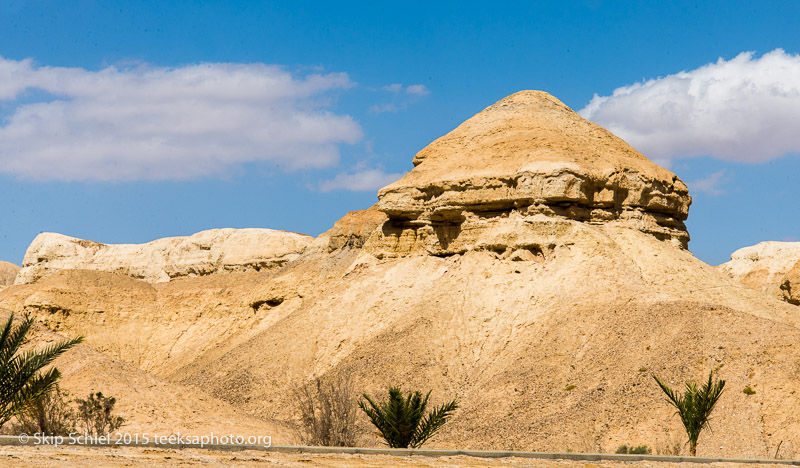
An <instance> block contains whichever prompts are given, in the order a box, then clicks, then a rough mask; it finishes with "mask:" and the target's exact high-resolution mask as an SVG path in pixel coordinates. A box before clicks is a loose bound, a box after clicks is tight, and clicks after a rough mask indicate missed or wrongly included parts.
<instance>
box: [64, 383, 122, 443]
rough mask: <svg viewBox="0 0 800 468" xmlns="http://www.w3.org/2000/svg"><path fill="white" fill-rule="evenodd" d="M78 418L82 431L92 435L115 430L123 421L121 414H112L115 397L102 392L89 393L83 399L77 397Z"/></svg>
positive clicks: (115, 401)
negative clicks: (87, 396)
mask: <svg viewBox="0 0 800 468" xmlns="http://www.w3.org/2000/svg"><path fill="white" fill-rule="evenodd" d="M76 401H77V403H78V420H79V421H80V423H81V426H82V429H83V430H84V433H85V434H87V435H90V436H93V437H97V436H102V435H106V434H109V433H111V432H114V431H116V430H117V429H119V427H120V426H122V423H124V422H125V419H124V418H123V417H121V416H115V415H114V414H112V412H113V411H114V405H115V404H116V403H117V399H116V398H114V397H106V396H104V395H103V393H102V392H97V393H90V394H89V398H87V399H85V400H81V399H78V400H76Z"/></svg>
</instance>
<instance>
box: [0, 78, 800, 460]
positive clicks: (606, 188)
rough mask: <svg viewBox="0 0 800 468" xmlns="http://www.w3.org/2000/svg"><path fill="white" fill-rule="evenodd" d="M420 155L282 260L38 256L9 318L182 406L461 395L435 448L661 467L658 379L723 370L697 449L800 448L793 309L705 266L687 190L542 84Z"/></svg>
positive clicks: (294, 414)
mask: <svg viewBox="0 0 800 468" xmlns="http://www.w3.org/2000/svg"><path fill="white" fill-rule="evenodd" d="M413 162H414V168H413V169H412V170H411V171H410V172H409V173H408V174H407V175H406V176H405V177H403V178H402V179H400V180H399V181H397V182H395V183H393V184H391V185H389V186H387V187H384V188H383V189H382V190H381V191H380V192H379V193H378V202H377V203H376V205H375V206H373V207H371V208H369V209H367V210H361V211H354V212H351V213H349V214H348V215H346V216H345V217H344V218H342V219H341V220H339V221H338V222H337V223H336V224H335V225H334V226H333V227H332V228H331V229H330V230H329V231H328V232H326V233H324V234H322V235H320V236H319V237H317V238H316V239H306V240H303V239H298V242H299V243H295V244H292V248H291V249H289V253H288V254H286V256H283V257H281V258H285V259H286V260H285V261H282V262H280V264H277V265H274V267H270V268H242V269H230V270H232V271H228V270H229V269H225V268H222V269H221V270H220V269H218V268H217V269H214V271H213V274H205V273H204V272H205V271H209V270H203V271H204V272H201V273H202V274H200V273H197V270H195V272H194V273H193V274H181V275H170V274H169V273H165V274H166V277H165V276H163V275H160V273H159V274H158V275H154V276H147V275H144V274H142V273H140V272H139V273H134V272H133V271H134V270H133V269H131V268H127V267H126V265H125V264H124V261H122V262H121V263H120V260H119V259H118V261H117V263H113V262H110V261H100V260H98V258H99V257H98V255H101V254H99V253H91V255H89V254H87V253H86V252H85V251H84V250H81V248H78V247H75V246H74V245H75V244H81V243H82V242H84V243H86V242H88V241H80V240H69V239H67V240H66V241H59V242H60V244H58V243H49V244H48V245H56V244H58V245H62V246H63V247H58V246H57V245H56V246H55V247H53V248H52V249H51V250H49V254H48V255H40V254H39V253H35V252H39V251H41V250H42V248H41V246H40V244H41V242H40V243H38V244H37V243H36V242H34V245H32V246H31V249H30V250H29V252H28V254H27V255H26V260H25V264H24V265H23V266H24V269H23V271H22V272H21V273H20V274H19V275H18V276H17V281H16V282H17V284H16V285H14V286H10V287H8V288H6V289H4V290H2V291H0V308H4V309H8V310H12V311H19V312H31V313H35V314H36V315H37V316H38V317H39V318H40V320H41V323H42V324H43V325H45V326H47V327H48V328H49V329H51V330H53V331H56V332H58V333H64V334H68V335H70V334H74V333H83V334H85V335H86V336H87V345H88V346H90V347H92V348H94V349H95V350H97V351H98V354H97V356H100V355H101V354H100V353H102V356H104V359H110V358H116V359H122V360H126V361H127V363H128V364H129V365H131V366H135V367H136V368H138V369H134V368H133V367H126V368H125V369H130V372H131V375H140V376H141V377H140V378H142V379H145V378H152V379H158V381H159V382H164V383H163V385H165V387H163V388H164V389H165V391H167V387H166V386H167V385H175V388H176V389H180V390H175V391H176V392H180V391H185V390H183V389H202V390H203V391H204V392H207V393H208V394H209V395H211V396H212V397H213V398H215V399H219V400H222V401H224V402H227V403H228V404H230V405H231V408H235V410H236V411H242V412H243V413H246V414H248V415H251V416H252V417H256V418H261V419H262V420H265V421H273V420H274V421H277V422H278V423H280V424H285V425H287V426H292V425H296V424H297V423H298V421H299V414H298V409H297V406H296V403H295V402H294V401H293V399H292V397H291V391H292V390H293V389H294V388H296V387H297V386H298V385H299V384H302V383H304V382H306V381H308V380H309V379H311V378H313V377H317V376H326V375H334V374H337V373H346V374H349V375H351V376H352V378H353V380H354V382H355V383H356V386H357V388H358V389H359V390H363V391H367V392H370V393H372V394H375V393H376V392H381V391H383V390H384V389H385V388H386V386H388V385H400V386H402V387H404V388H405V389H409V390H410V389H425V390H427V389H433V398H434V400H435V402H437V403H438V402H440V401H443V400H444V399H447V398H453V397H457V398H459V400H460V401H461V402H462V407H461V409H460V410H459V411H458V413H457V414H456V416H455V418H454V419H453V421H452V422H451V423H449V424H448V425H446V426H444V428H443V430H442V431H441V432H440V433H439V434H438V435H437V436H436V437H435V438H434V439H432V440H431V442H430V443H429V446H430V447H447V448H470V449H518V450H537V451H538V450H542V451H567V450H573V451H597V450H602V451H613V450H614V449H615V448H616V447H617V446H618V445H620V444H623V443H626V444H637V445H638V444H647V445H649V446H650V447H652V448H653V449H654V450H656V451H662V452H664V453H666V452H668V451H670V450H671V449H670V447H672V446H674V445H675V441H676V440H680V439H681V438H682V437H683V435H682V432H681V428H680V422H679V421H678V420H677V418H676V417H675V416H674V415H673V413H674V411H673V410H672V409H671V408H670V407H669V406H668V405H667V404H666V403H665V401H664V399H663V397H662V395H661V394H660V393H659V391H658V389H657V388H656V386H655V384H654V383H653V380H652V377H651V374H652V373H655V374H657V375H659V376H662V377H664V378H665V379H667V380H669V381H671V382H673V384H676V385H680V384H681V382H683V381H685V380H687V379H696V378H702V377H704V376H705V375H707V373H708V372H709V371H711V370H714V371H716V372H717V374H718V375H719V376H720V377H721V378H724V379H726V380H727V382H728V386H727V389H726V392H725V394H724V396H723V397H722V400H721V401H720V405H719V407H718V409H717V410H716V412H715V413H714V418H713V421H712V427H713V432H709V433H704V434H703V436H702V437H701V440H700V445H699V450H698V454H700V455H709V456H711V455H713V456H723V455H724V456H742V457H745V456H746V457H764V456H765V455H766V454H768V453H773V452H774V450H775V447H776V446H777V445H778V444H779V443H782V447H783V450H784V451H785V452H784V453H789V452H792V453H794V451H795V450H800V445H798V444H800V440H797V434H799V433H800V415H798V413H797V412H796V411H795V408H796V407H797V406H798V404H800V393H798V392H800V379H798V372H800V368H798V364H797V363H800V348H798V343H800V329H798V325H800V308H798V307H796V306H794V305H791V304H789V303H787V302H786V301H782V300H780V298H778V297H776V295H775V294H771V293H770V291H766V292H764V291H761V290H754V289H751V288H748V287H745V286H743V285H742V284H741V283H740V282H738V281H737V280H736V279H734V278H732V277H731V276H729V275H728V274H727V273H726V272H725V271H723V270H722V269H718V268H714V267H711V266H709V265H707V264H705V263H703V262H702V261H700V260H698V259H697V258H695V257H694V256H693V255H692V253H691V252H690V250H688V247H689V233H688V232H687V230H686V227H685V225H684V221H685V220H686V219H687V216H688V213H689V206H690V204H691V197H690V196H689V193H688V189H687V187H686V185H685V184H684V183H683V182H682V181H681V180H680V179H679V178H678V177H677V176H675V175H674V174H672V173H671V172H670V171H668V170H666V169H664V168H661V167H659V166H657V165H656V164H654V163H652V162H651V161H649V160H648V159H647V158H646V157H645V156H644V155H642V154H641V153H639V152H637V151H636V150H634V149H633V148H631V147H630V146H628V145H627V144H626V143H625V142H624V141H622V140H621V139H619V138H617V137H615V136H614V135H612V134H610V133H609V132H608V131H606V130H604V129H602V128H601V127H599V126H597V125H595V124H593V123H591V122H588V121H586V120H584V119H582V118H581V117H580V116H579V115H578V114H576V113H575V112H573V111H572V110H571V109H569V108H568V107H566V106H565V105H564V104H562V103H561V102H560V101H558V100H557V99H555V98H554V97H552V96H550V95H548V94H546V93H543V92H537V91H523V92H520V93H517V94H514V95H512V96H509V97H507V98H505V99H503V100H501V101H499V102H498V103H496V104H494V105H492V106H490V107H488V108H486V109H485V110H484V111H482V112H481V113H479V114H477V115H476V116H474V117H472V118H471V119H469V120H467V121H466V122H465V123H464V124H462V125H460V126H459V127H458V128H456V129H455V130H453V131H452V132H451V133H449V134H447V135H445V136H443V137H441V138H439V139H438V140H436V141H434V142H433V143H432V144H431V145H429V146H428V147H426V148H425V149H423V150H422V151H420V152H419V153H418V154H417V155H416V157H415V158H414V161H413ZM51 236H52V235H51ZM37 239H38V238H37ZM50 239H53V237H51V238H50ZM282 239H283V238H282V237H279V238H275V240H273V241H269V242H277V243H279V244H280V245H281V246H285V244H284V243H282V242H283V240H282ZM48 242H49V240H48ZM265 242H267V241H265ZM87 245H90V246H91V245H93V244H91V243H88V244H87ZM264 247H265V248H266V249H267V250H269V249H272V248H273V247H272V244H269V245H266V246H264ZM90 248H92V249H94V247H90ZM114 248H116V247H113V246H110V247H104V249H109V250H110V251H113V250H111V249H114ZM125 248H126V249H129V250H131V251H141V250H142V249H144V248H143V247H142V248H134V247H125ZM32 252H33V253H32ZM125 258H128V257H125ZM137 258H141V257H137ZM159 258H166V259H172V258H176V257H175V256H172V255H171V254H170V255H162V256H161V257H159ZM39 259H42V260H39ZM52 259H58V261H57V262H56V261H54V260H52ZM139 261H140V260H136V262H139ZM130 262H131V264H133V262H134V260H130ZM239 263H241V264H247V263H248V261H247V260H246V259H241V260H240V261H239ZM159 265H161V264H159ZM166 265H167V266H166V267H163V266H159V268H160V270H159V271H160V272H167V271H169V269H170V268H169V261H167V263H166ZM126 268H127V269H126ZM26 271H27V272H46V274H40V273H35V274H33V273H25V272H26ZM195 273H197V274H195ZM87 349H88V348H87ZM88 352H89V351H88V350H87V351H86V353H88ZM72 359H76V360H80V359H81V356H78V355H77V354H76V355H75V356H74V357H73V358H72ZM98 359H99V357H98ZM115 369H117V370H116V371H115V372H120V373H123V372H124V371H123V368H122V367H116V368H115ZM125 372H127V371H125ZM65 373H67V374H68V373H69V368H68V367H67V366H66V365H65ZM136 373H140V374H136ZM83 375H89V374H83ZM118 375H119V377H115V378H119V379H122V375H121V374H118ZM102 378H105V377H103V375H99V376H98V377H97V378H96V380H97V381H100V379H102ZM109 378H110V377H109ZM131 378H133V377H131ZM131 385H133V386H138V385H140V384H138V383H133V384H131ZM159 385H161V384H159ZM746 386H750V387H751V388H752V389H754V390H755V393H754V394H751V395H747V394H745V393H743V392H742V389H743V388H744V387H746ZM131 398H134V396H131ZM161 404H162V406H163V408H164V411H172V408H173V405H175V403H172V401H171V400H168V399H165V400H164V401H163V402H162V403H161ZM187 404H188V403H187ZM220 408H221V407H220ZM225 408H227V407H225ZM176 411H177V410H176ZM220 411H221V410H220ZM226 411H227V409H226ZM231 411H233V409H231ZM270 424H272V423H270ZM276 427H277V426H276ZM362 428H363V429H364V430H365V432H364V434H363V436H362V438H361V442H362V443H364V444H372V445H378V441H377V440H376V439H374V437H373V436H372V433H371V431H369V428H368V426H367V423H366V420H363V421H362ZM275 430H276V431H277V430H279V429H278V428H276V429H275ZM287 437H291V436H287ZM291 442H296V440H292V441H291Z"/></svg>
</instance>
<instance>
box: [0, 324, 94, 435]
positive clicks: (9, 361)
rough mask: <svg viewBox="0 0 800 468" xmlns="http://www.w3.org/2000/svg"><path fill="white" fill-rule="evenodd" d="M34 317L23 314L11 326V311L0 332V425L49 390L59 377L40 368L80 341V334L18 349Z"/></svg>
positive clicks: (56, 371)
mask: <svg viewBox="0 0 800 468" xmlns="http://www.w3.org/2000/svg"><path fill="white" fill-rule="evenodd" d="M33 323H34V318H33V317H31V316H26V317H25V318H24V319H23V320H22V323H20V324H19V326H17V327H14V314H11V315H10V316H9V317H8V320H7V321H6V322H5V324H3V325H2V331H1V332H0V426H3V425H4V424H5V423H6V422H8V420H9V419H11V418H12V417H14V416H16V415H18V414H20V413H21V412H22V411H24V410H25V408H27V407H28V406H30V405H31V404H32V403H33V402H35V401H37V400H39V399H40V398H42V397H43V396H44V395H45V394H47V392H49V391H50V390H51V389H52V388H53V387H54V386H55V384H56V382H58V379H59V378H61V372H59V370H58V369H56V368H55V367H50V369H48V370H47V371H44V370H43V369H44V368H45V367H47V366H48V365H49V364H51V363H52V362H53V361H54V360H55V359H56V358H57V357H58V356H60V355H61V354H63V353H64V352H66V351H67V350H68V349H70V348H71V347H73V346H75V345H76V344H78V343H80V342H81V341H83V337H81V336H79V337H77V338H73V339H71V340H66V341H62V342H61V343H57V344H54V345H50V346H46V347H44V348H41V349H31V350H28V351H25V352H20V347H21V346H22V344H23V343H24V342H25V335H27V334H28V331H29V330H30V329H31V327H32V326H33Z"/></svg>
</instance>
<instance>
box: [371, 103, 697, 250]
mask: <svg viewBox="0 0 800 468" xmlns="http://www.w3.org/2000/svg"><path fill="white" fill-rule="evenodd" d="M414 166H415V167H414V169H413V170H412V171H411V172H409V173H408V174H406V175H405V176H404V177H403V178H401V179H400V180H398V181H397V182H394V183H393V184H391V185H389V186H387V187H384V188H383V189H381V190H380V192H378V198H379V200H380V201H379V202H378V209H379V210H380V211H382V212H384V213H386V214H387V215H388V216H389V218H390V219H391V220H392V221H393V223H392V224H391V227H392V228H393V230H392V231H391V232H388V233H387V234H388V235H387V236H385V237H387V240H386V242H384V245H382V246H381V248H380V249H382V250H383V251H389V252H391V251H392V250H394V251H399V253H400V254H405V253H407V252H408V246H409V245H411V246H413V247H415V248H412V249H411V250H416V249H419V250H424V251H427V252H430V253H433V254H437V255H438V254H450V253H463V252H464V251H466V250H470V249H471V248H474V246H473V245H472V243H471V242H470V239H471V238H472V237H481V236H480V235H478V234H475V233H472V234H470V235H467V236H464V235H463V234H461V235H459V234H460V232H462V231H493V230H496V226H495V225H493V224H492V225H489V226H487V227H486V228H485V229H484V228H483V227H482V226H481V221H483V220H486V219H487V218H489V219H490V220H492V221H495V220H496V221H497V222H499V223H501V224H502V218H504V217H506V216H508V217H515V218H519V217H521V218H522V219H523V220H524V219H528V218H533V219H536V218H537V217H538V216H537V215H542V216H546V217H547V218H550V219H552V218H562V219H571V220H578V221H584V222H587V223H593V224H604V223H619V224H623V225H626V226H630V227H633V228H635V229H638V230H641V231H643V232H647V233H651V234H653V235H655V236H657V237H658V238H660V239H669V240H672V241H673V242H675V243H676V244H677V245H681V246H683V247H685V246H686V243H687V242H688V240H689V235H688V233H687V232H686V228H685V226H684V224H683V221H684V220H685V219H686V217H687V216H688V213H689V205H690V204H691V197H689V194H688V190H687V188H686V185H685V184H684V183H683V182H682V181H681V180H680V179H678V177H677V176H675V174H673V173H671V172H670V171H668V170H666V169H664V168H662V167H659V166H658V165H656V164H654V163H652V162H651V161H649V160H648V159H647V158H646V157H644V156H643V155H642V154H641V153H639V152H637V151H636V150H634V149H633V148H631V147H630V146H629V145H628V144H627V143H625V142H624V141H622V140H621V139H619V138H617V137H615V136H614V135H612V134H611V133H609V132H608V131H606V130H605V129H603V128H601V127H599V126H597V125H595V124H593V123H591V122H589V121H586V120H584V119H583V118H582V117H580V116H579V115H578V114H577V113H575V112H574V111H572V110H571V109H570V108H568V107H567V106H565V105H564V104H563V103H562V102H561V101H559V100H558V99H556V98H554V97H553V96H551V95H549V94H547V93H544V92H541V91H521V92H519V93H516V94H513V95H511V96H508V97H506V98H504V99H502V100H500V101H498V102H497V103H495V104H494V105H492V106H490V107H488V108H486V109H485V110H483V111H482V112H480V113H478V114H477V115H475V116H474V117H472V118H470V119H469V120H467V121H466V122H464V123H463V124H461V125H460V126H459V127H458V128H456V129H455V130H453V131H452V132H450V133H448V134H447V135H445V136H443V137H441V138H439V139H437V140H436V141H434V142H433V143H431V144H430V145H428V146H427V147H426V148H424V149H423V150H422V151H420V152H419V153H417V155H416V157H415V158H414ZM387 227H388V226H387ZM510 229H516V228H515V227H510ZM463 237H467V239H466V240H464V239H462V238H463ZM454 238H455V239H454ZM520 247H524V245H520Z"/></svg>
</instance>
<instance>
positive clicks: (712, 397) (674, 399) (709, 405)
mask: <svg viewBox="0 0 800 468" xmlns="http://www.w3.org/2000/svg"><path fill="white" fill-rule="evenodd" d="M713 374H714V373H713V372H710V373H709V374H708V381H707V382H706V383H704V384H703V385H702V386H700V387H699V388H698V386H697V384H696V383H695V382H687V383H686V389H685V391H684V393H683V395H680V394H678V393H677V392H676V391H675V390H673V389H672V388H670V387H669V386H668V385H667V384H665V383H664V382H662V381H661V380H660V379H659V378H658V377H656V376H655V375H653V379H655V381H656V383H657V384H658V386H659V387H660V388H661V390H662V391H663V392H664V393H665V394H666V395H667V401H668V402H669V404H670V405H672V406H674V407H675V409H677V410H678V411H677V412H676V414H677V415H678V416H680V418H681V422H682V423H683V427H684V429H686V435H687V436H688V437H689V453H690V454H691V456H693V457H695V456H697V439H698V437H700V432H701V431H702V430H703V429H705V428H706V427H708V421H709V419H710V417H711V412H712V411H714V407H715V406H716V404H717V401H719V397H720V396H721V395H722V391H723V390H724V388H725V381H724V380H717V381H716V382H713V381H712V376H713Z"/></svg>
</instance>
